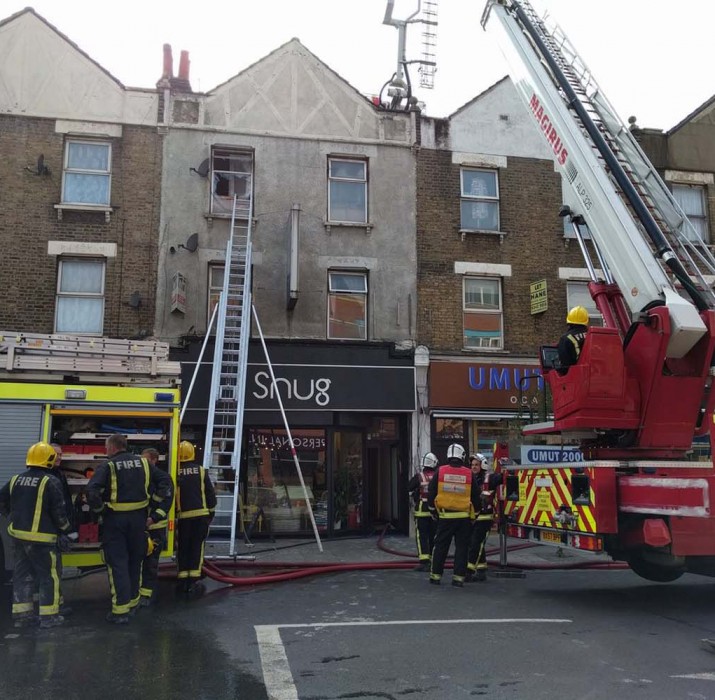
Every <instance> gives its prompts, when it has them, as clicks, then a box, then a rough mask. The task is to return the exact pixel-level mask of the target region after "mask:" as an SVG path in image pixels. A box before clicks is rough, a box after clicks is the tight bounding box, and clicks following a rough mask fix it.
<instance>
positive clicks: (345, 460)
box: [331, 430, 364, 533]
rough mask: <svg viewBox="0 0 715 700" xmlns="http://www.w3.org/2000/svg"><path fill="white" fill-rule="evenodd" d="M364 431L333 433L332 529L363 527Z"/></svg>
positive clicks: (337, 431) (350, 529)
mask: <svg viewBox="0 0 715 700" xmlns="http://www.w3.org/2000/svg"><path fill="white" fill-rule="evenodd" d="M363 454H364V453H363V435H362V433H361V432H356V431H347V430H336V431H335V432H334V433H333V463H332V474H331V476H332V492H333V499H332V501H333V502H332V516H331V521H332V529H333V532H334V533H340V532H345V531H348V532H350V531H353V532H354V531H356V530H362V528H363Z"/></svg>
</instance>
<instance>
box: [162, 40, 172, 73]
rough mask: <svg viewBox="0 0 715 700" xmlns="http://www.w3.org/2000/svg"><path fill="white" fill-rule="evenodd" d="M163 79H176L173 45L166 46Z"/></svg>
mask: <svg viewBox="0 0 715 700" xmlns="http://www.w3.org/2000/svg"><path fill="white" fill-rule="evenodd" d="M161 77H162V78H173V77H174V57H173V56H172V53H171V44H164V70H163V72H162V74H161Z"/></svg>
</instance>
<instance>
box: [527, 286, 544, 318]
mask: <svg viewBox="0 0 715 700" xmlns="http://www.w3.org/2000/svg"><path fill="white" fill-rule="evenodd" d="M529 295H530V297H531V313H532V314H540V313H543V312H544V311H546V309H548V308H549V297H548V294H547V291H546V280H539V281H538V282H532V283H531V284H530V285H529Z"/></svg>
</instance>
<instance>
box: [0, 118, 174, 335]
mask: <svg viewBox="0 0 715 700" xmlns="http://www.w3.org/2000/svg"><path fill="white" fill-rule="evenodd" d="M64 141H65V137H64V135H63V134H56V133H55V122H54V120H51V119H37V118H26V117H17V116H4V115H0V153H2V154H3V157H2V159H0V247H1V248H2V255H0V279H1V280H2V281H3V284H2V295H0V328H1V329H11V330H22V331H28V332H30V331H31V332H38V333H52V332H53V331H54V312H55V291H56V284H57V263H58V259H57V258H56V257H55V256H49V255H48V254H47V242H48V241H51V240H59V241H85V242H102V243H116V244H117V257H116V258H109V259H108V262H107V269H106V282H105V311H104V335H107V336H113V337H133V336H137V335H139V334H142V333H148V334H151V333H152V332H153V325H154V306H155V298H156V266H157V240H158V234H159V230H158V229H159V209H160V197H161V137H160V136H158V135H157V132H156V129H151V128H142V127H132V126H124V128H123V133H122V137H121V138H117V139H111V141H112V186H111V205H112V206H113V207H114V212H113V213H112V215H111V220H110V222H109V223H106V222H105V216H104V214H103V213H99V212H75V211H64V212H63V216H62V221H58V220H57V211H56V210H55V209H54V206H53V205H55V204H58V203H59V202H60V197H61V185H62V165H63V149H64ZM40 154H42V155H44V162H45V165H46V166H47V167H48V168H49V169H50V175H49V176H38V175H35V174H34V173H31V172H28V171H27V170H26V168H27V167H29V168H34V167H35V164H36V162H37V157H38V156H39V155H40ZM133 292H138V293H139V294H140V296H141V305H140V307H139V308H138V309H135V308H132V307H131V306H130V305H129V299H130V297H131V295H132V293H133Z"/></svg>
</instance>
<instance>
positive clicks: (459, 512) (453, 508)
mask: <svg viewBox="0 0 715 700" xmlns="http://www.w3.org/2000/svg"><path fill="white" fill-rule="evenodd" d="M465 454H466V450H465V449H464V448H463V447H462V446H461V445H459V444H458V443H454V444H452V445H450V446H449V447H448V448H447V464H443V465H442V466H440V467H438V468H437V471H436V473H435V475H434V476H433V477H432V480H431V481H430V483H429V486H428V487H427V506H428V507H429V509H430V512H431V513H432V515H433V517H434V518H435V519H436V518H437V517H439V522H438V524H437V532H436V534H435V537H434V549H433V550H432V570H431V572H430V583H432V584H434V585H439V584H440V581H441V580H442V572H443V571H444V562H445V560H446V559H447V553H448V552H449V547H450V545H451V543H452V538H454V572H453V575H452V585H453V586H458V587H459V588H461V587H462V586H464V580H465V578H466V575H467V549H468V547H469V535H470V533H471V529H472V519H473V517H474V513H475V512H476V510H477V508H478V504H479V500H478V499H479V487H478V486H477V485H476V483H475V482H474V481H473V480H472V472H471V470H470V469H469V467H467V466H465V464H464V456H465Z"/></svg>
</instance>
